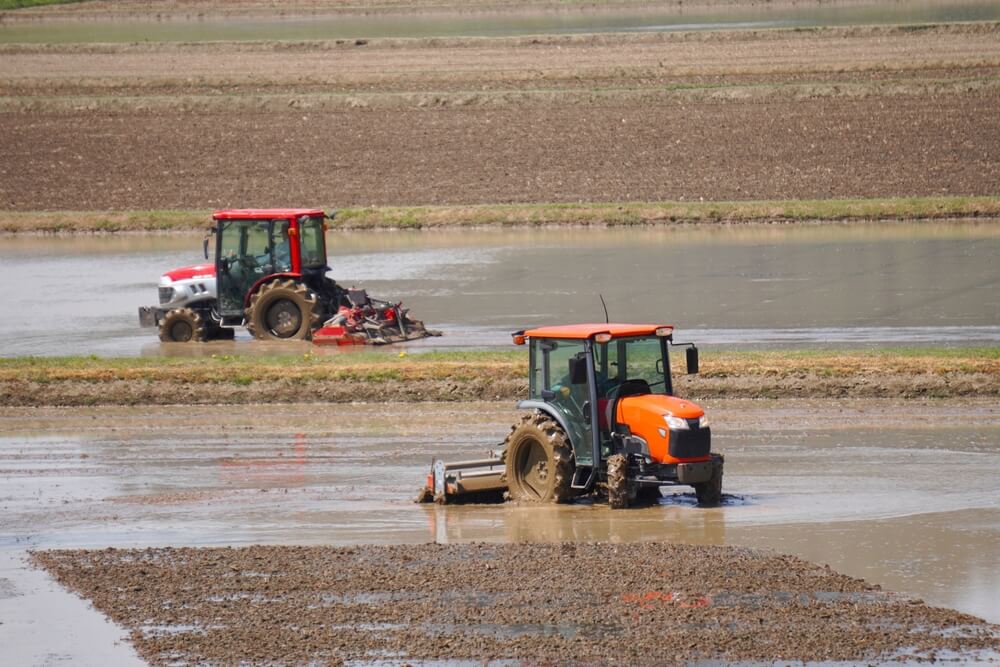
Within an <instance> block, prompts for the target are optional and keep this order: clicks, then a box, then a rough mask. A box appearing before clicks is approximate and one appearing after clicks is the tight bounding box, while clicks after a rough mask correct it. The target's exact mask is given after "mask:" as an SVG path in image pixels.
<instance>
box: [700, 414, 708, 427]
mask: <svg viewBox="0 0 1000 667" xmlns="http://www.w3.org/2000/svg"><path fill="white" fill-rule="evenodd" d="M698 428H708V415H702V416H701V418H700V419H698Z"/></svg>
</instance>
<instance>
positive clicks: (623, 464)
mask: <svg viewBox="0 0 1000 667" xmlns="http://www.w3.org/2000/svg"><path fill="white" fill-rule="evenodd" d="M607 466H608V507H610V508H611V509H613V510H623V509H625V508H626V507H628V495H629V494H628V459H627V458H625V455H624V454H612V455H611V456H609V457H608V462H607Z"/></svg>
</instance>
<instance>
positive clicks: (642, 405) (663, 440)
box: [618, 394, 711, 463]
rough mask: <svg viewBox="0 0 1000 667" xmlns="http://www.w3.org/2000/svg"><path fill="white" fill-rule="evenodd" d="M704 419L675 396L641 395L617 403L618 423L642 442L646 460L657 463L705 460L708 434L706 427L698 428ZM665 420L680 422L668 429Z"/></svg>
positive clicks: (699, 410) (699, 411) (695, 408)
mask: <svg viewBox="0 0 1000 667" xmlns="http://www.w3.org/2000/svg"><path fill="white" fill-rule="evenodd" d="M704 415H705V411H704V410H703V409H702V408H701V406H699V405H697V404H696V403H692V402H691V401H688V400H685V399H682V398H677V397H676V396H664V395H662V394H644V395H641V396H627V397H625V398H623V399H621V400H620V401H618V423H620V424H627V425H628V427H629V430H631V431H632V435H637V436H639V437H641V438H642V439H643V440H645V441H646V443H647V444H648V445H649V455H650V458H652V459H653V460H654V461H658V462H660V463H678V462H688V461H692V460H694V461H704V460H707V459H708V452H709V441H710V437H711V434H710V431H709V429H708V427H707V426H706V427H704V428H702V427H701V425H700V423H699V422H700V420H701V418H702V417H703V416H704ZM667 417H674V418H677V419H678V420H681V422H680V424H678V423H677V420H674V423H675V426H674V427H671V426H670V425H669V424H668V422H667V419H666V418H667ZM677 425H679V426H682V427H686V428H677ZM692 445H696V446H693V447H692Z"/></svg>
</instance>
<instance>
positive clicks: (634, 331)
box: [524, 323, 674, 339]
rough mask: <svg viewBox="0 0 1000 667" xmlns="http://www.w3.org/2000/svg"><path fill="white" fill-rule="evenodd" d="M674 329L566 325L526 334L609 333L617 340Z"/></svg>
mask: <svg viewBox="0 0 1000 667" xmlns="http://www.w3.org/2000/svg"><path fill="white" fill-rule="evenodd" d="M661 328H668V329H673V328H674V327H673V325H671V324H604V323H601V324H564V325H562V326H557V327H539V328H538V329H529V330H528V331H525V332H524V335H525V336H527V337H528V338H580V339H583V338H590V337H591V336H594V335H595V334H599V333H609V334H611V335H612V336H614V337H615V338H622V337H626V336H652V335H653V334H655V333H656V330H657V329H661Z"/></svg>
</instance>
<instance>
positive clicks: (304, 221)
mask: <svg viewBox="0 0 1000 667" xmlns="http://www.w3.org/2000/svg"><path fill="white" fill-rule="evenodd" d="M299 234H300V237H301V246H300V248H301V251H302V266H304V267H309V268H322V267H323V266H325V265H326V244H325V243H324V238H323V219H322V218H300V219H299Z"/></svg>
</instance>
